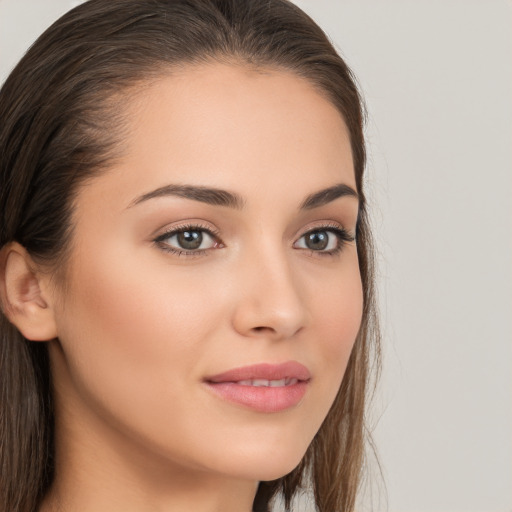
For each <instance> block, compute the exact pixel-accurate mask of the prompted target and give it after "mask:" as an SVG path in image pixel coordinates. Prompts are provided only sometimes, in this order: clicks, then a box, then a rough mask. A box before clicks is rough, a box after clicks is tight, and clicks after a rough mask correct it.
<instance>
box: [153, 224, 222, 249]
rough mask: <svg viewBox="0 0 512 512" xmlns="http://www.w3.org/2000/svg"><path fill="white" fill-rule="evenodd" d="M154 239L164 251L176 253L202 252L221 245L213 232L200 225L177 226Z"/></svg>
mask: <svg viewBox="0 0 512 512" xmlns="http://www.w3.org/2000/svg"><path fill="white" fill-rule="evenodd" d="M154 241H155V243H157V244H158V245H159V246H160V247H161V248H162V249H164V250H165V251H168V252H174V253H178V254H191V253H196V254H197V253H202V252H204V251H207V250H208V249H213V248H216V247H221V245H222V244H221V243H220V242H219V240H218V238H217V236H216V235H215V234H214V233H212V232H211V231H210V230H209V229H206V228H203V227H200V226H184V227H179V228H176V229H173V230H172V231H168V232H166V233H164V234H162V235H160V236H159V237H157V238H156V239H155V240H154Z"/></svg>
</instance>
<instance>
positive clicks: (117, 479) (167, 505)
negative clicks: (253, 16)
mask: <svg viewBox="0 0 512 512" xmlns="http://www.w3.org/2000/svg"><path fill="white" fill-rule="evenodd" d="M130 98H131V99H130V101H128V102H127V103H128V105H127V114H128V115H127V128H128V132H127V133H128V136H127V137H126V138H125V140H124V141H123V148H122V149H123V157H122V158H121V160H120V161H119V162H117V163H116V164H115V166H114V167H113V168H112V169H110V170H109V171H107V172H105V173H104V174H102V175H101V176H99V177H97V178H94V179H93V180H92V181H90V182H88V183H87V185H86V186H85V187H83V188H82V189H81V190H80V192H79V194H78V196H77V199H76V204H75V210H74V219H73V222H74V224H75V230H74V235H73V237H74V238H73V246H72V252H71V257H70V260H69V266H68V268H67V272H66V282H65V286H56V287H53V286H51V285H50V283H49V282H45V281H44V278H41V279H42V280H41V281H40V287H41V294H42V295H43V296H44V298H45V301H47V303H48V308H49V309H50V310H51V312H52V317H53V322H54V324H55V335H56V336H58V339H55V340H52V341H50V342H49V349H50V357H51V363H52V373H53V377H54V384H55V393H56V418H57V425H56V456H57V466H56V467H57V470H56V480H55V484H54V486H53V488H52V490H51V493H50V494H49V495H48V496H47V498H46V499H45V501H44V504H43V507H42V508H41V511H42V512H49V511H55V510H64V511H66V512H71V511H78V510H80V511H81V512H92V511H99V510H108V511H109V512H121V511H122V512H131V511H137V512H149V511H151V512H155V511H159V512H164V511H173V512H176V511H185V510H186V511H190V510H194V511H196V512H203V511H204V512H213V511H223V512H230V511H232V512H235V511H236V512H240V511H246V512H248V511H250V510H251V505H252V501H253V498H254V495H255V492H256V489H257V483H258V481H260V480H270V479H275V478H279V477H281V476H283V475H284V474H286V473H288V472H289V471H291V470H292V469H293V468H294V467H295V466H296V465H297V464H298V463H299V461H300V460H301V458H302V456H303V455H304V453H305V451H306V449H307V447H308V445H309V444H310V442H311V440H312V439H313V437H314V435H315V433H316V432H317V431H318V429H319V427H320V425H321V423H322V421H323V419H324V418H325V416H326V414H327V412H328V410H329V408H330V406H331V404H332V402H333V400H334V398H335V395H336V393H337V390H338V388H339V385H340V383H341V380H342V377H343V373H344V371H345V367H346V364H347V361H348V358H349V355H350V351H351V348H352V346H353V343H354V340H355V338H356V335H357V332H358V329H359V326H360V321H361V313H362V289H361V280H360V273H359V266H358V260H357V248H356V244H355V242H353V241H351V242H343V244H344V245H343V248H342V250H341V252H339V253H337V254H326V253H323V254H322V253H321V251H313V250H311V249H308V248H307V247H305V246H304V238H303V235H304V234H305V233H307V232H309V231H311V230H312V229H318V230H320V231H322V228H323V232H324V233H325V231H326V228H324V226H326V225H327V226H329V227H332V226H339V227H343V228H344V229H346V230H347V231H348V232H349V233H351V234H352V235H353V234H354V232H355V225H356V221H357V211H358V201H357V198H355V197H349V196H345V197H340V198H337V199H335V200H333V201H330V202H329V203H328V204H325V205H323V206H320V207H318V208H312V209H308V210H303V211H301V210H299V207H300V205H301V204H302V202H303V201H304V199H305V198H306V197H308V196H309V195H311V194H313V193H315V192H317V191H319V190H322V189H325V188H328V187H331V186H333V185H337V184H340V183H343V184H346V185H348V186H350V187H352V188H354V189H355V188H356V185H355V178H354V171H353V164H352V157H351V150H350V143H349V137H348V133H347V129H346V126H345V124H344V122H343V119H342V118H341V116H340V114H339V112H338V111H337V110H336V108H335V107H334V106H333V105H332V104H331V103H330V102H329V101H328V100H327V99H325V98H324V97H323V96H322V95H321V94H319V92H317V91H316V90H315V89H314V88H313V87H312V85H311V84H310V83H309V82H307V81H306V80H304V79H302V78H299V77H297V76H295V75H294V74H292V73H289V72H285V71H277V70H269V69H267V70H255V69H248V68H247V67H244V66H242V65H235V64H231V65H228V64H218V63H215V64H209V65H206V64H203V65H201V66H197V67H187V68H184V69H181V70H180V71H179V72H173V73H172V74H171V75H169V76H166V77H163V78H162V79H160V80H158V81H156V82H154V83H152V84H151V85H149V86H146V87H144V88H143V89H141V91H140V93H138V94H135V96H133V95H132V96H131V97H130ZM168 184H190V185H194V186H205V187H215V188H220V189H224V190H228V191H230V192H233V193H236V194H238V195H239V196H241V198H243V203H244V204H243V208H240V209H235V208H231V207H227V206H213V205H209V204H205V203H203V202H200V201H196V200H192V199H187V198H183V197H176V196H172V195H167V196H160V197H155V198H152V199H148V200H146V201H142V202H139V203H138V204H136V205H134V201H136V199H137V198H138V197H140V196H141V194H146V193H149V192H151V191H153V190H155V189H158V188H159V187H162V186H166V185H168ZM188 224H194V225H196V224H199V225H200V226H201V228H207V229H210V230H214V231H215V232H216V233H217V235H216V237H215V239H212V240H213V242H212V246H211V247H209V248H208V249H205V250H204V251H203V252H201V251H200V252H199V253H197V254H181V255H178V254H174V253H169V252H167V251H165V250H164V247H165V246H164V245H162V244H156V243H155V242H154V240H155V238H157V237H158V236H159V235H161V234H162V233H164V232H166V231H168V230H169V229H171V228H177V227H183V226H184V225H185V226H186V225H188ZM328 236H329V240H330V241H331V242H333V243H334V245H337V244H338V243H339V242H338V241H337V239H336V237H335V235H334V234H333V233H330V234H329V235H328ZM166 242H167V243H168V244H174V246H176V239H170V238H169V239H167V241H166ZM215 243H216V245H215ZM290 360H294V361H298V362H300V363H302V364H303V365H305V366H306V367H307V368H308V369H309V371H310V373H311V376H312V378H311V381H310V382H309V384H308V388H307V392H306V394H305V396H304V398H303V399H302V400H301V402H300V403H299V404H298V405H296V406H294V407H292V408H290V409H287V410H284V411H280V412H276V413H262V412H256V411H254V410H251V409H248V408H247V407H243V406H241V405H237V404H234V403H231V402H228V401H225V400H223V399H222V398H220V397H218V396H216V395H214V394H212V393H211V392H209V390H208V389H207V388H206V386H205V384H204V378H205V377H206V376H211V375H214V374H218V373H221V372H224V371H226V370H229V369H232V368H235V367H240V366H245V365H250V364H255V363H264V362H267V363H281V362H285V361H290Z"/></svg>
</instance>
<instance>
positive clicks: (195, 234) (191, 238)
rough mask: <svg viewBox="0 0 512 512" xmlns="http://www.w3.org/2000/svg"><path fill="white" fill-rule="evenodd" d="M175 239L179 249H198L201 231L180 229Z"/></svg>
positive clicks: (201, 237) (201, 241)
mask: <svg viewBox="0 0 512 512" xmlns="http://www.w3.org/2000/svg"><path fill="white" fill-rule="evenodd" d="M176 241H177V242H178V245H179V246H180V248H181V249H186V250H187V251H191V250H194V249H199V247H200V246H201V244H202V243H203V233H201V231H181V232H179V233H177V234H176Z"/></svg>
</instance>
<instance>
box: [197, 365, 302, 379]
mask: <svg viewBox="0 0 512 512" xmlns="http://www.w3.org/2000/svg"><path fill="white" fill-rule="evenodd" d="M287 378H289V379H297V380H302V381H305V380H309V379H310V378H311V374H310V373H309V370H308V369H307V368H306V367H305V366H304V365H303V364H300V363H298V362H297V361H287V362H286V363H281V364H272V363H262V364H254V365H249V366H242V367H240V368H233V369H231V370H228V371H226V372H223V373H219V374H217V375H213V376H211V377H207V378H206V379H205V380H206V381H207V382H211V383H220V382H239V381H242V380H255V379H264V380H282V379H287Z"/></svg>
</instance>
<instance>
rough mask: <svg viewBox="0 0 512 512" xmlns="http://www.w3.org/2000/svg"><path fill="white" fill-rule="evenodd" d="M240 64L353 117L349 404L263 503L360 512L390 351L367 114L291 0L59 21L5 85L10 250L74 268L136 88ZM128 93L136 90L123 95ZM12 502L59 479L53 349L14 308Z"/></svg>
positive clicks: (344, 389)
mask: <svg viewBox="0 0 512 512" xmlns="http://www.w3.org/2000/svg"><path fill="white" fill-rule="evenodd" d="M209 61H210V62H211V61H224V62H225V61H228V62H229V61H235V62H238V63H243V64H247V65H251V66H258V67H259V66H263V67H265V66H266V67H277V68H282V69H286V70H290V71H292V72H294V73H296V74H297V75H299V76H301V77H304V78H306V79H307V80H309V81H310V83H312V84H313V85H314V86H315V87H316V88H317V90H318V91H320V92H321V93H322V94H324V95H325V97H326V98H327V99H328V100H329V101H331V102H332V103H333V104H334V105H335V106H336V108H337V109H338V110H339V112H340V114H341V115H342V116H343V118H344V120H345V122H346V124H347V127H348V130H349V133H350V140H351V147H352V153H353V155H352V156H353V161H354V169H355V177H356V184H357V189H358V193H359V196H360V212H359V219H358V224H357V247H358V254H359V265H360V270H361V277H362V282H363V289H364V308H363V320H362V325H361V328H360V332H359V335H358V337H357V340H356V342H355V345H354V348H353V350H352V353H351V357H350V361H349V364H348V367H347V370H346V373H345V376H344V379H343V382H342V385H341V388H340V390H339V392H338V395H337V397H336V399H335V402H334V404H333V406H332V408H331V410H330V412H329V414H328V416H327V418H326V419H325V421H324V422H323V425H322V426H321V428H320V430H319V432H318V433H317V435H316V436H315V438H314V440H313V442H312V443H311V445H310V447H309V448H308V450H307V452H306V454H305V456H304V458H303V460H302V462H301V463H300V465H299V466H298V467H297V468H296V469H294V470H293V471H292V472H291V473H290V474H288V475H286V476H284V477H282V478H279V479H278V480H275V481H271V482H261V483H260V485H259V489H258V492H257V495H256V498H255V501H254V511H255V512H267V511H269V510H271V504H272V501H273V499H274V498H275V497H276V496H278V495H280V496H281V497H282V498H283V499H284V502H285V504H286V507H287V509H289V507H290V504H291V502H292V500H293V498H294V496H295V495H296V494H297V493H298V492H299V491H300V490H301V489H310V490H312V492H313V494H314V500H315V503H316V507H317V510H318V511H320V512H338V511H339V512H341V511H343V512H349V511H352V510H353V509H354V503H355V498H356V493H357V490H358V486H359V483H360V480H361V474H362V473H361V472H362V468H363V465H364V464H363V463H364V453H365V452H364V448H365V437H366V433H365V425H364V419H365V396H366V394H367V387H368V378H369V370H370V368H371V367H372V361H377V359H378V358H376V359H373V356H378V354H379V349H378V347H379V345H378V343H379V339H378V329H377V323H376V314H375V300H374V286H373V283H374V277H373V256H372V254H373V252H372V244H371V236H370V230H369V225H368V218H367V211H366V200H365V195H364V187H363V173H364V169H365V143H364V136H363V124H364V111H363V107H362V102H361V98H360V95H359V93H358V90H357V87H356V85H355V81H354V78H353V76H352V74H351V71H350V70H349V68H348V67H347V65H346V64H345V62H344V61H343V60H342V58H341V57H340V56H339V55H338V54H337V53H336V51H335V50H334V48H333V46H332V45H331V43H330V42H329V40H328V38H327V37H326V35H325V34H324V33H323V32H322V30H321V29H320V28H319V27H318V26H317V25H316V24H315V23H314V22H313V21H312V20H311V18H309V17H308V16H307V15H306V14H305V13H304V12H302V11H301V10H300V9H299V8H298V7H296V6H295V5H293V4H292V3H291V2H289V1H288V0H116V1H115V2H112V1H110V0H91V1H89V2H86V3H84V4H82V5H81V6H79V7H77V8H75V9H73V10H72V11H70V12H69V13H67V14H66V15H64V16H63V17H62V18H61V19H60V20H58V21H57V22H56V23H55V24H54V25H52V26H51V27H50V28H49V29H48V30H47V31H46V32H45V33H44V34H43V35H42V36H41V37H40V38H39V39H38V40H37V41H36V43H35V44H34V45H33V46H32V47H31V48H30V50H29V51H28V52H27V54H26V55H25V56H24V58H23V59H22V60H21V61H20V63H19V64H18V65H17V67H16V68H15V69H14V71H13V72H12V73H11V75H10V76H9V77H8V79H7V80H6V82H5V84H4V85H3V87H2V89H1V90H0V120H1V121H0V212H2V213H1V220H0V248H1V247H3V246H4V245H5V244H7V243H9V242H11V241H17V242H19V243H20V244H21V245H23V246H24V247H25V248H26V249H27V250H28V252H29V253H30V254H31V255H32V257H33V258H35V259H36V260H37V261H40V262H42V263H46V264H48V265H49V266H50V268H53V269H54V270H55V269H56V268H63V266H65V265H64V264H65V261H66V254H67V252H68V249H69V246H70V240H71V238H72V225H70V221H69V219H70V218H71V208H72V202H73V201H72V200H73V197H74V194H75V193H76V192H77V189H78V186H79V185H80V184H82V183H83V182H84V181H85V180H86V179H87V178H89V177H91V176H92V175H94V174H97V173H99V172H101V171H102V170H103V169H105V168H106V167H108V166H109V165H110V164H111V163H112V161H113V159H115V158H116V149H117V148H118V147H119V141H120V140H122V125H123V120H122V108H121V107H122V102H123V98H124V99H126V94H128V92H129V91H130V88H131V87H133V86H136V85H137V84H139V83H144V82H145V81H148V80H153V79H156V78H158V76H160V75H162V74H163V73H165V72H166V70H168V69H169V68H170V67H171V68H172V66H180V65H186V64H188V63H201V62H209ZM123 95H124V96H123ZM0 336H1V340H0V510H2V511H5V512H34V511H35V510H37V508H38V506H39V504H40V503H41V501H42V498H43V497H44V495H45V494H46V492H47V491H48V489H49V487H50V485H51V483H52V480H53V477H54V412H53V401H52V385H51V372H50V366H49V357H48V352H47V347H46V344H44V343H34V342H30V341H28V340H26V339H25V338H24V337H23V336H22V335H21V334H20V333H19V332H18V331H17V329H16V328H15V327H14V326H12V325H11V324H10V323H9V322H8V320H7V319H6V317H5V316H4V315H3V314H1V315H0Z"/></svg>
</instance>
